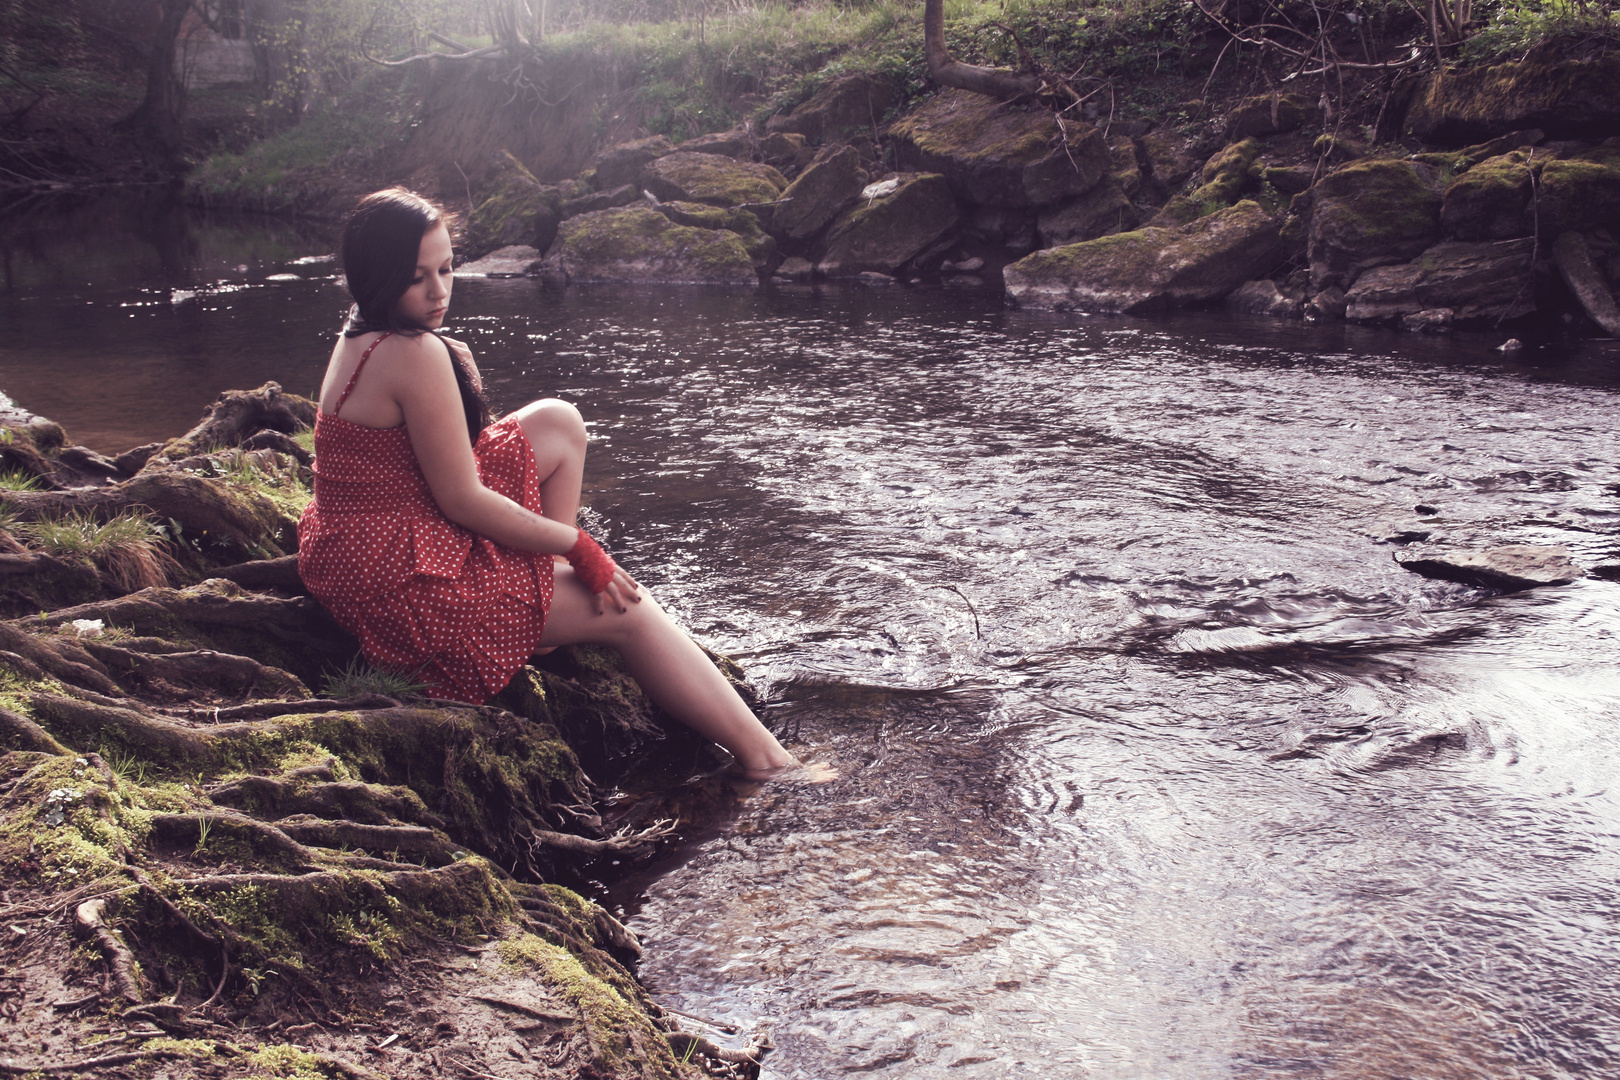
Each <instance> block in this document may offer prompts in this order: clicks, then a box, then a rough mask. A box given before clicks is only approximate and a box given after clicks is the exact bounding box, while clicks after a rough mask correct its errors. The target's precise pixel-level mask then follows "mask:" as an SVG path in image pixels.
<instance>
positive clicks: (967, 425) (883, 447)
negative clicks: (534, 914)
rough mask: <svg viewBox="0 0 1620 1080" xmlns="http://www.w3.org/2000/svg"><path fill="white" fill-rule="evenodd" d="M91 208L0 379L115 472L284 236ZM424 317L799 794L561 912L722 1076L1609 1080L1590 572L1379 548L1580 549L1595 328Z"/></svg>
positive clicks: (805, 305)
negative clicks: (823, 777) (722, 662)
mask: <svg viewBox="0 0 1620 1080" xmlns="http://www.w3.org/2000/svg"><path fill="white" fill-rule="evenodd" d="M130 216H131V217H132V218H133V219H134V220H135V222H136V224H137V225H139V228H140V229H141V230H144V233H143V232H141V231H134V232H132V231H131V230H130V227H129V222H127V221H124V222H120V221H117V220H112V221H107V220H106V219H107V214H106V213H105V211H103V212H102V217H101V218H99V219H94V220H100V221H102V222H103V223H104V224H105V227H104V228H101V229H99V230H96V229H90V230H86V229H78V230H77V231H75V229H73V228H58V229H56V230H55V232H51V231H48V230H47V231H41V232H39V233H37V234H35V233H30V232H27V231H26V230H21V231H19V230H16V229H13V230H11V231H9V232H8V233H7V234H6V240H5V251H4V254H5V268H6V279H5V282H4V283H3V284H4V291H3V292H0V322H3V325H5V326H6V328H7V333H6V335H5V336H4V338H0V390H3V391H4V392H5V393H7V394H8V395H10V396H11V397H12V398H14V399H15V400H16V401H17V402H18V403H19V404H21V405H23V406H24V407H26V408H28V409H31V410H33V411H35V412H38V413H41V414H43V415H46V416H50V417H52V418H53V419H56V420H58V421H59V422H61V423H63V424H64V425H65V426H66V427H67V429H68V431H69V434H70V436H72V437H73V438H74V439H75V440H76V441H79V442H83V443H85V444H87V445H90V446H92V447H94V448H96V449H98V450H102V451H104V452H117V451H121V450H123V449H127V448H128V447H130V446H132V445H135V444H138V443H142V442H148V441H152V440H155V439H158V438H163V437H166V436H169V435H173V434H177V433H179V432H180V431H183V430H184V429H185V428H187V427H189V426H190V425H191V423H193V422H194V421H195V419H196V418H197V417H198V416H199V415H200V413H201V410H202V408H203V406H205V405H206V404H207V402H208V401H210V400H212V398H213V397H214V395H215V394H217V393H218V392H219V391H220V390H222V389H226V388H251V387H254V386H257V385H259V384H260V383H262V382H263V381H265V380H266V379H276V380H277V381H279V382H281V383H282V385H283V386H284V387H286V388H287V389H289V390H294V391H298V392H303V393H308V392H311V391H312V390H313V389H314V387H315V386H316V385H317V383H318V381H319V378H320V372H321V369H322V367H323V365H324V361H325V357H326V353H327V350H328V348H329V339H330V336H331V334H332V332H333V331H334V330H335V327H336V324H337V319H338V316H339V315H340V313H341V311H342V309H343V307H344V305H345V301H344V299H343V293H342V291H341V289H340V288H339V287H338V284H337V282H336V280H335V269H334V267H333V266H332V264H331V262H330V261H329V260H326V259H323V258H322V256H323V255H325V254H326V253H327V252H328V251H329V241H328V240H327V238H326V236H325V234H324V231H323V230H321V229H319V228H317V227H313V226H297V225H289V224H285V223H282V224H275V225H271V224H266V223H263V222H257V221H251V220H250V221H218V220H216V221H201V220H198V219H194V218H191V217H188V216H186V215H184V214H183V213H182V214H180V216H178V217H170V218H167V219H163V220H160V221H159V222H158V223H157V224H152V223H151V222H149V221H148V220H147V219H148V217H149V216H150V215H149V214H147V213H145V212H136V211H131V212H130ZM114 217H116V215H114ZM75 220H79V219H75ZM143 235H144V236H146V237H148V239H142V236H143ZM64 238H66V239H64ZM452 315H453V316H454V319H453V325H452V326H450V327H448V330H449V332H450V333H452V334H454V335H456V336H459V337H461V338H463V339H464V340H466V341H467V342H468V343H469V344H470V345H471V346H472V347H473V349H474V350H475V352H476V353H477V355H478V357H479V359H480V363H481V365H482V367H483V369H484V371H485V375H486V379H487V382H488V385H489V388H490V392H491V396H492V398H493V400H494V402H495V404H496V405H497V406H498V407H503V408H508V409H509V408H512V407H515V406H517V405H520V404H522V403H523V402H524V401H527V400H529V399H531V398H534V397H539V396H552V395H556V396H561V397H566V398H568V399H570V400H573V401H575V402H577V403H578V404H579V405H580V407H581V409H582V411H583V412H584V414H585V416H586V418H587V420H588V422H589V424H590V427H591V433H592V440H593V442H592V457H591V460H590V466H589V469H588V473H587V480H586V486H587V493H586V500H587V502H588V503H589V504H590V506H591V507H592V508H593V510H594V511H595V512H596V513H597V514H599V515H600V517H601V520H602V522H603V523H604V526H605V531H606V534H607V537H608V539H609V541H610V543H611V545H612V546H613V548H614V550H615V552H616V554H617V555H618V556H619V558H620V560H621V561H622V562H623V563H624V564H625V565H626V566H627V567H628V568H629V569H630V570H631V571H632V572H633V573H635V574H637V575H638V576H639V577H640V579H641V580H642V581H643V582H644V583H647V584H649V585H651V586H652V587H653V588H655V589H656V590H657V591H658V593H659V595H660V596H661V598H663V599H664V600H665V601H666V603H667V604H668V605H669V606H670V607H671V608H672V609H673V610H674V611H676V612H677V613H678V614H679V615H680V616H681V617H682V618H683V619H684V620H685V621H686V622H687V623H688V625H690V626H691V628H692V629H693V631H694V632H695V633H696V634H697V635H698V636H700V637H701V638H702V639H703V640H704V641H706V642H707V643H709V644H711V645H713V646H714V647H716V648H718V649H720V650H721V651H724V652H727V653H730V654H731V655H733V656H735V657H737V658H738V659H739V660H740V661H742V662H743V663H744V665H745V666H746V667H747V669H748V672H749V675H750V678H751V679H752V680H753V681H754V682H755V684H756V685H757V686H758V687H759V688H760V689H761V690H762V691H763V692H764V693H765V695H766V697H767V698H768V700H769V701H770V703H771V704H770V706H769V716H770V718H771V720H772V722H773V723H775V724H778V725H779V726H780V729H781V730H783V731H785V732H786V733H788V735H789V736H790V740H791V741H792V742H793V743H794V744H795V745H796V746H798V747H800V748H801V752H802V753H803V754H805V755H808V756H811V757H815V758H817V759H829V760H832V761H834V762H836V764H837V765H838V766H839V767H840V769H841V770H842V771H843V778H842V779H841V780H840V781H838V782H837V783H835V784H832V785H828V786H825V787H821V788H793V787H777V788H766V789H763V790H760V791H757V792H753V793H750V794H748V795H747V796H746V797H745V798H743V799H742V800H741V802H740V803H739V804H738V805H737V806H736V807H735V808H734V810H733V811H731V812H729V813H728V814H726V815H725V816H723V817H722V818H720V819H719V820H715V821H711V822H706V823H705V828H703V829H702V830H701V831H699V832H695V833H694V834H693V835H692V836H691V837H690V838H689V840H688V842H687V843H685V844H683V845H681V846H680V847H678V848H677V849H676V850H674V851H672V852H670V853H669V854H668V855H667V856H666V857H665V858H664V859H662V860H661V861H660V862H659V863H658V864H657V865H655V866H653V867H650V868H646V869H645V870H643V871H642V872H640V873H638V875H637V876H636V877H634V878H632V879H630V880H629V881H627V882H624V883H621V884H619V885H617V886H615V887H614V888H613V890H612V891H611V892H609V893H608V894H606V896H605V898H606V899H607V900H609V901H610V902H613V903H615V904H616V905H617V906H618V909H619V910H620V912H621V913H622V914H624V916H625V917H626V918H627V919H628V921H629V923H630V925H631V927H632V928H633V929H634V930H635V931H636V932H637V933H638V934H639V935H641V937H642V939H643V942H644V944H645V945H646V947H647V958H646V960H645V961H644V962H643V964H642V967H641V974H642V977H643V979H644V980H645V982H646V983H647V984H648V986H649V987H650V988H651V989H652V991H653V993H654V995H655V996H656V997H657V999H658V1000H659V1001H661V1002H663V1003H664V1004H666V1005H668V1006H669V1007H672V1008H674V1009H678V1010H680V1011H682V1012H683V1013H688V1014H692V1015H694V1016H697V1017H702V1018H705V1019H707V1020H709V1021H712V1022H714V1023H715V1024H717V1025H724V1026H726V1027H730V1028H734V1029H735V1030H736V1032H737V1034H736V1036H735V1038H736V1040H737V1041H738V1042H741V1041H742V1040H744V1039H746V1038H748V1037H750V1036H751V1035H758V1034H762V1033H763V1034H768V1036H769V1038H770V1040H771V1041H772V1042H773V1043H774V1045H775V1047H776V1049H775V1050H774V1051H773V1053H772V1054H771V1055H770V1056H769V1057H768V1058H767V1062H766V1066H765V1070H764V1074H763V1075H764V1076H766V1077H770V1078H779V1080H786V1078H794V1080H800V1078H802V1080H825V1078H829V1077H833V1076H838V1075H844V1074H857V1075H869V1076H878V1077H895V1078H899V1077H905V1078H907V1080H914V1078H934V1077H938V1078H963V1080H966V1078H974V1080H978V1078H984V1080H990V1078H998V1080H999V1078H1009V1077H1030V1078H1036V1077H1039V1078H1069V1077H1098V1078H1108V1080H1112V1078H1135V1077H1141V1078H1164V1080H1168V1078H1186V1080H1204V1078H1210V1077H1300V1076H1312V1077H1342V1078H1346V1080H1348V1078H1363V1077H1369V1076H1404V1077H1423V1078H1452V1077H1459V1078H1460V1077H1537V1078H1540V1077H1581V1078H1590V1077H1601V1076H1620V1005H1617V1002H1620V963H1617V961H1620V955H1617V952H1620V951H1617V947H1616V945H1617V942H1620V936H1617V933H1616V929H1617V928H1616V921H1617V915H1620V901H1617V900H1616V896H1615V881H1616V874H1617V870H1620V783H1617V780H1620V776H1617V773H1620V753H1617V750H1620V677H1617V675H1616V669H1615V661H1614V657H1615V651H1616V645H1617V634H1620V584H1617V583H1615V582H1611V581H1603V580H1596V579H1585V580H1581V581H1578V582H1576V583H1575V584H1572V585H1569V586H1564V587H1560V588H1553V589H1543V590H1537V591H1532V592H1525V593H1519V594H1514V595H1501V596H1498V595H1491V594H1488V593H1484V592H1481V591H1479V590H1475V589H1471V588H1467V587H1464V586H1460V585H1453V584H1447V583H1442V582H1434V581H1429V580H1425V579H1422V578H1419V577H1416V576H1414V575H1412V574H1409V573H1407V572H1405V571H1403V570H1401V569H1400V568H1399V567H1398V566H1396V565H1395V564H1394V562H1393V561H1392V559H1391V550H1392V549H1391V548H1390V547H1389V546H1388V545H1387V544H1382V543H1379V542H1378V541H1377V540H1376V539H1375V537H1376V536H1377V535H1378V534H1380V533H1381V532H1382V531H1384V527H1385V526H1386V524H1387V523H1390V522H1404V521H1410V520H1413V519H1416V518H1419V517H1422V518H1425V519H1427V520H1428V521H1429V524H1430V527H1432V528H1434V529H1436V530H1438V531H1439V532H1440V533H1442V534H1444V535H1446V536H1448V537H1450V538H1452V539H1454V540H1457V541H1459V542H1463V541H1473V540H1487V541H1490V542H1494V543H1556V544H1563V545H1565V546H1568V547H1569V548H1570V549H1571V550H1572V551H1573V553H1574V555H1575V559H1576V561H1577V562H1578V563H1582V564H1584V565H1588V566H1590V565H1596V564H1599V563H1605V562H1607V563H1614V562H1616V561H1620V461H1617V450H1620V439H1617V437H1616V435H1615V433H1614V415H1615V407H1616V404H1617V398H1620V348H1617V347H1616V346H1615V345H1614V344H1613V343H1608V344H1604V343H1597V342H1587V343H1573V344H1549V345H1544V346H1537V347H1533V348H1531V349H1529V350H1527V351H1525V352H1522V353H1518V354H1506V355H1504V354H1502V353H1499V352H1498V351H1497V350H1496V346H1497V345H1499V344H1500V342H1501V340H1502V337H1503V336H1504V335H1495V336H1492V335H1485V334H1480V335H1458V336H1454V337H1447V338H1439V339H1432V338H1417V337H1414V336H1410V335H1402V334H1398V333H1395V332H1389V331H1377V330H1364V329H1357V328H1351V327H1345V326H1342V325H1328V326H1303V325H1300V324H1291V323H1282V322H1271V321H1261V320H1253V321H1250V320H1242V321H1239V320H1234V319H1231V318H1226V317H1223V316H1220V315H1218V314H1200V315H1186V316H1180V317H1175V318H1164V319H1155V320H1147V319H1126V318H1118V317H1106V318H1105V317H1087V316H1082V315H1067V314H1063V315H1059V314H1051V313H1030V312H1019V311H1010V310H1007V309H1006V308H1005V307H1004V305H1003V304H1002V302H1001V299H1000V296H999V294H998V293H997V292H996V291H995V290H993V289H978V290H975V289H950V288H946V287H943V286H931V287H919V288H908V287H900V286H891V287H883V288H873V287H865V286H854V285H852V286H825V287H817V288H812V287H807V286H806V287H780V288H759V289H735V290H724V289H697V288H688V289H681V288H638V289H631V288H625V287H608V286H594V287H586V288H575V289H570V290H568V291H566V292H561V293H559V292H547V291H545V290H544V289H543V288H542V287H541V286H540V285H539V284H538V283H535V282H530V281H526V280H509V281H506V280H501V281H490V280H482V279H464V280H459V281H458V282H457V284H456V296H455V299H454V301H453V309H452ZM1420 508H1422V509H1420Z"/></svg>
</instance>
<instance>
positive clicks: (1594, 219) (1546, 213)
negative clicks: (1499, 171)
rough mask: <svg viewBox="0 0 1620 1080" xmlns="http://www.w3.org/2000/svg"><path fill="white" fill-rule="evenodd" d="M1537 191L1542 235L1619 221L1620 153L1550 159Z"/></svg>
mask: <svg viewBox="0 0 1620 1080" xmlns="http://www.w3.org/2000/svg"><path fill="white" fill-rule="evenodd" d="M1536 194H1537V206H1536V211H1537V214H1538V215H1539V217H1540V223H1541V233H1542V235H1543V236H1556V235H1557V234H1559V233H1561V232H1566V231H1568V230H1571V229H1573V230H1576V231H1578V232H1591V231H1592V230H1594V229H1599V228H1605V227H1609V228H1612V227H1614V226H1616V225H1620V154H1617V155H1615V156H1612V157H1602V156H1599V155H1596V154H1593V155H1590V157H1588V158H1587V159H1585V160H1583V159H1580V158H1572V159H1569V160H1564V159H1560V160H1557V161H1549V162H1547V164H1546V165H1543V166H1542V168H1541V176H1540V184H1539V190H1538V191H1537V193H1536Z"/></svg>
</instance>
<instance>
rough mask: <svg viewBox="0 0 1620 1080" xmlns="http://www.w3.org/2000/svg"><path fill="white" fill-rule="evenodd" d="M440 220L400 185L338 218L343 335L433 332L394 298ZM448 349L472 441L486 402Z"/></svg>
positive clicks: (484, 421) (432, 207)
mask: <svg viewBox="0 0 1620 1080" xmlns="http://www.w3.org/2000/svg"><path fill="white" fill-rule="evenodd" d="M445 224H448V217H447V215H446V214H445V212H444V210H443V209H442V208H440V207H439V206H438V205H437V204H435V203H433V202H432V201H430V200H428V199H424V198H423V197H422V196H420V195H418V194H416V193H415V192H414V191H406V190H405V189H404V188H388V189H387V190H384V191H374V192H372V193H371V194H370V195H367V196H366V197H365V198H363V199H361V200H360V202H359V203H358V204H356V206H355V208H354V211H353V212H352V213H351V214H349V219H348V220H347V221H346V222H344V223H343V239H342V242H341V247H340V248H339V257H340V258H341V259H342V260H343V276H344V278H345V280H346V282H347V284H348V287H349V296H350V297H352V298H353V300H354V306H353V307H351V308H349V315H348V318H347V319H345V320H344V323H343V336H344V337H358V336H360V335H361V334H370V333H377V332H380V331H383V330H392V331H394V332H396V333H401V334H410V335H412V336H413V337H414V336H416V335H418V334H430V333H433V331H432V330H431V329H429V328H428V327H426V326H423V325H421V324H420V323H416V322H412V321H411V320H409V319H406V318H404V317H403V316H401V315H400V313H399V298H400V297H402V296H404V295H405V290H406V289H408V288H410V287H411V282H412V281H414V280H415V279H416V255H417V253H418V252H419V251H420V250H421V248H422V237H424V236H426V235H427V234H428V233H429V232H430V231H431V230H433V229H436V228H438V227H439V226H440V225H445ZM445 347H446V348H447V349H449V346H445ZM449 351H450V364H451V367H452V368H453V369H454V370H455V374H456V388H457V389H458V390H459V391H461V408H462V411H463V412H464V413H465V414H466V416H467V434H468V436H469V437H470V438H471V439H472V440H473V441H474V442H477V441H478V433H479V432H481V431H483V430H484V428H486V427H488V426H489V403H488V402H487V401H486V400H485V398H484V395H483V393H482V391H480V390H479V389H478V388H477V386H476V385H474V383H473V377H472V371H471V370H470V369H469V368H468V367H467V365H466V364H464V363H463V362H462V360H461V358H460V357H459V356H457V355H456V351H455V350H454V349H449Z"/></svg>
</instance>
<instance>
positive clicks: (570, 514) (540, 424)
mask: <svg viewBox="0 0 1620 1080" xmlns="http://www.w3.org/2000/svg"><path fill="white" fill-rule="evenodd" d="M513 415H515V416H517V418H518V423H520V424H522V425H523V434H525V435H527V436H528V437H529V445H530V446H532V447H533V448H534V462H535V465H536V466H538V467H539V470H540V508H541V510H542V512H543V513H544V514H545V516H546V517H548V518H550V519H551V520H553V521H560V522H562V523H563V524H564V525H574V524H577V519H578V517H579V489H580V484H581V483H582V482H583V480H584V478H585V421H584V420H583V419H581V417H580V415H579V410H578V409H576V408H574V407H573V406H572V405H570V404H568V402H566V401H563V400H561V399H559V398H546V399H544V400H543V401H531V402H530V403H529V404H527V405H525V406H523V408H521V409H519V410H518V411H517V412H516V413H515V414H513Z"/></svg>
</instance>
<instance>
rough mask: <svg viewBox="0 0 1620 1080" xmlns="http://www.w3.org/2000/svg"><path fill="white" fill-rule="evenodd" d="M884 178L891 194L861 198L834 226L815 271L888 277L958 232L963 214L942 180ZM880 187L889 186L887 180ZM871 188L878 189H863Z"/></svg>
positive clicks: (923, 176)
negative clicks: (958, 224)
mask: <svg viewBox="0 0 1620 1080" xmlns="http://www.w3.org/2000/svg"><path fill="white" fill-rule="evenodd" d="M887 179H888V180H892V181H893V182H894V186H893V188H892V189H890V190H888V191H887V192H886V193H884V194H875V195H873V196H872V197H870V198H866V197H862V198H861V199H860V200H859V201H857V203H856V204H855V205H854V206H853V207H851V208H849V209H848V210H846V211H844V212H843V213H842V214H841V215H839V217H838V219H837V220H836V221H835V222H833V224H832V227H831V228H830V229H829V230H828V232H827V251H826V253H825V254H824V255H823V256H822V258H821V261H820V263H819V264H818V265H817V267H816V269H817V272H819V273H820V274H822V275H823V276H825V277H853V276H854V275H856V274H861V273H865V272H867V271H875V272H877V273H881V274H892V273H894V272H895V271H896V270H898V269H900V268H901V267H902V266H904V265H905V264H906V263H907V262H909V261H911V260H912V259H913V258H916V257H917V256H918V255H920V254H922V253H923V252H925V251H927V250H928V249H929V248H931V247H933V246H934V245H935V244H936V243H937V242H938V241H939V240H940V239H941V238H942V237H944V236H945V235H946V233H948V232H949V231H950V230H951V229H953V228H955V227H956V224H957V221H958V220H959V219H960V217H961V215H960V212H959V211H958V209H957V204H956V196H955V195H954V194H952V192H951V187H950V184H949V183H947V182H946V180H945V177H943V176H941V175H940V174H938V173H920V174H919V173H910V174H904V175H896V176H892V177H889V178H887ZM880 183H883V184H884V185H885V187H887V181H880ZM873 188H877V185H870V186H869V187H868V188H867V190H868V191H870V190H873ZM879 190H882V189H879Z"/></svg>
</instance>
